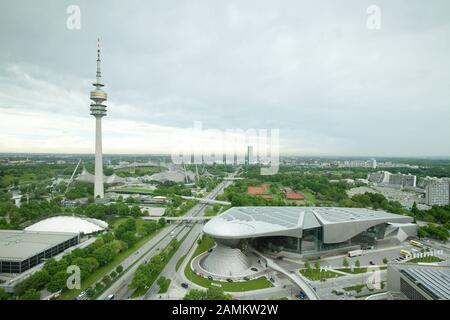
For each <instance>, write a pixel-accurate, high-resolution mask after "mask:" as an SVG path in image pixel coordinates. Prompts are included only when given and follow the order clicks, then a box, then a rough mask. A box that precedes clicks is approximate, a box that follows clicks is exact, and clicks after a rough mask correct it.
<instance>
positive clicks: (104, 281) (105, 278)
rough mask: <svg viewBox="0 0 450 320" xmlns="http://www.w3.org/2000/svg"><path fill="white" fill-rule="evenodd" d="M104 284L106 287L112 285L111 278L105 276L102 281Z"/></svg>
mask: <svg viewBox="0 0 450 320" xmlns="http://www.w3.org/2000/svg"><path fill="white" fill-rule="evenodd" d="M102 282H103V283H104V284H105V285H108V284H110V283H111V277H110V276H109V275H105V276H104V277H103V279H102Z"/></svg>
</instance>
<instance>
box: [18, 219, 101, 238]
mask: <svg viewBox="0 0 450 320" xmlns="http://www.w3.org/2000/svg"><path fill="white" fill-rule="evenodd" d="M106 228H108V223H106V222H105V221H102V220H98V219H91V218H81V217H72V216H57V217H51V218H48V219H45V220H42V221H39V222H37V223H35V224H33V225H31V226H29V227H27V228H25V230H27V231H40V232H69V233H84V234H90V233H94V232H98V231H102V230H105V229H106Z"/></svg>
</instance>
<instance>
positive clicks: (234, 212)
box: [203, 207, 413, 243]
mask: <svg viewBox="0 0 450 320" xmlns="http://www.w3.org/2000/svg"><path fill="white" fill-rule="evenodd" d="M412 221H413V219H412V218H411V217H408V216H402V215H397V214H392V213H387V212H384V211H379V210H370V209H363V208H340V207H337V208H324V207H234V208H231V209H229V210H227V211H225V212H224V213H223V214H221V215H219V216H217V217H214V218H213V219H211V220H210V221H209V222H208V223H207V224H206V225H205V226H204V228H203V232H205V233H206V234H208V235H211V236H212V237H214V238H221V239H241V238H255V237H265V236H291V237H302V234H303V230H307V229H312V228H317V227H320V226H322V227H323V240H324V242H325V243H338V242H343V241H346V240H348V239H350V238H352V237H353V236H355V235H357V234H359V233H361V232H363V231H364V230H367V229H368V228H370V227H372V226H375V225H377V224H380V223H389V222H394V223H409V222H412Z"/></svg>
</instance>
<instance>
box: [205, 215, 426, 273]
mask: <svg viewBox="0 0 450 320" xmlns="http://www.w3.org/2000/svg"><path fill="white" fill-rule="evenodd" d="M412 222H413V218H412V217H409V216H403V215H397V214H392V213H387V212H384V211H379V210H370V209H363V208H340V207H336V208H325V207H234V208H231V209H229V210H227V211H225V212H224V213H223V214H221V215H219V216H217V217H214V218H213V219H211V220H210V221H209V222H208V223H207V224H205V226H204V228H203V232H204V233H205V234H207V235H209V236H211V237H213V238H214V240H215V242H216V246H215V247H214V248H213V249H212V250H210V252H208V253H206V254H205V255H203V256H202V257H201V258H199V261H198V268H200V269H202V271H204V272H208V273H211V274H212V275H215V276H224V277H226V276H227V277H231V276H233V275H242V274H247V273H249V274H250V273H251V269H252V268H251V266H252V265H253V264H254V262H253V260H254V259H255V257H253V255H252V249H256V250H257V251H259V252H264V253H266V254H275V255H277V256H295V257H305V258H311V257H320V256H323V255H330V254H338V253H340V252H347V251H349V250H355V249H361V248H366V247H369V246H370V247H371V246H378V245H383V244H389V245H390V244H394V243H399V242H401V241H404V240H406V239H407V238H409V237H412V236H415V235H416V233H417V226H416V224H414V223H412ZM253 269H255V268H253Z"/></svg>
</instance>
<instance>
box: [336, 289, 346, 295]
mask: <svg viewBox="0 0 450 320" xmlns="http://www.w3.org/2000/svg"><path fill="white" fill-rule="evenodd" d="M335 293H336V295H337V296H343V295H344V291H342V290H336V291H335Z"/></svg>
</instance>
